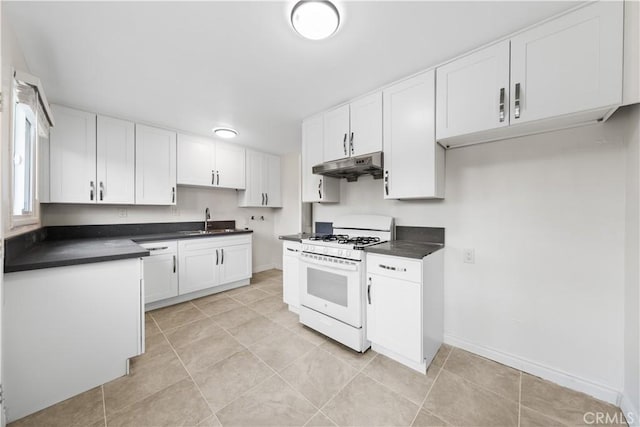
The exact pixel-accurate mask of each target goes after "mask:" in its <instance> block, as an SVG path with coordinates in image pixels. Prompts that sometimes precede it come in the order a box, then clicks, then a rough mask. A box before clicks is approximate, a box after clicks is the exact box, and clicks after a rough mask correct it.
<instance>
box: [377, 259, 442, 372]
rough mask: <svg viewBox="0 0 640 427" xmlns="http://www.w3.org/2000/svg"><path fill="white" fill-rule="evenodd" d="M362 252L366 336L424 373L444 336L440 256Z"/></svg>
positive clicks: (396, 357)
mask: <svg viewBox="0 0 640 427" xmlns="http://www.w3.org/2000/svg"><path fill="white" fill-rule="evenodd" d="M443 253H444V252H443V251H442V250H439V251H436V252H434V253H432V254H430V255H428V256H426V257H424V258H422V259H410V258H402V257H396V256H389V255H378V254H367V276H366V277H367V292H366V296H367V300H366V312H367V339H368V340H369V341H371V346H372V349H373V350H375V351H377V352H379V353H382V354H384V355H385V356H388V357H390V358H392V359H395V360H397V361H398V362H400V363H403V364H405V365H406V366H408V367H410V368H412V369H415V370H417V371H420V372H422V373H426V369H427V367H428V366H429V364H430V363H431V361H432V360H433V358H434V356H435V355H436V352H437V351H438V348H440V345H441V344H442V339H443V334H444V311H443V306H444V276H443V267H444V263H443V261H444V256H443Z"/></svg>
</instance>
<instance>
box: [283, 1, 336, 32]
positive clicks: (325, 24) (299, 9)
mask: <svg viewBox="0 0 640 427" xmlns="http://www.w3.org/2000/svg"><path fill="white" fill-rule="evenodd" d="M291 25H293V28H294V29H295V30H296V31H297V32H298V34H300V35H301V36H302V37H306V38H308V39H310V40H322V39H326V38H327V37H329V36H330V35H332V34H333V33H335V32H336V30H337V29H338V26H339V25H340V14H339V13H338V9H336V7H335V6H334V5H333V3H331V2H330V1H326V0H301V1H299V2H298V3H296V5H295V6H293V10H292V11H291Z"/></svg>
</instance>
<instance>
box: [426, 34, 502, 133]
mask: <svg viewBox="0 0 640 427" xmlns="http://www.w3.org/2000/svg"><path fill="white" fill-rule="evenodd" d="M437 77H438V79H437V90H436V93H437V97H436V111H437V114H436V118H437V123H436V134H437V138H438V139H439V140H441V139H444V138H447V137H450V136H455V135H464V134H468V133H473V132H480V131H483V130H487V129H494V128H498V127H502V126H508V125H509V111H508V108H509V102H508V100H509V41H505V42H502V43H498V44H496V45H493V46H491V47H488V48H486V49H482V50H481V51H478V52H476V53H472V54H471V55H467V56H465V57H463V58H461V59H458V60H457V61H453V62H450V63H449V64H447V65H444V66H442V67H439V68H438V71H437Z"/></svg>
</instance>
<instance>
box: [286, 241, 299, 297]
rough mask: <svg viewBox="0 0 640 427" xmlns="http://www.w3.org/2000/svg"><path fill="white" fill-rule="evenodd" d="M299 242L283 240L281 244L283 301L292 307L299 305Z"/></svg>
mask: <svg viewBox="0 0 640 427" xmlns="http://www.w3.org/2000/svg"><path fill="white" fill-rule="evenodd" d="M299 250H300V244H299V243H298V244H290V243H288V242H285V244H284V245H283V246H282V251H283V254H282V290H283V295H282V298H283V301H284V302H285V303H287V304H289V305H290V306H292V307H296V308H297V307H300V277H299V262H300V261H299V258H298V257H299V252H296V251H299Z"/></svg>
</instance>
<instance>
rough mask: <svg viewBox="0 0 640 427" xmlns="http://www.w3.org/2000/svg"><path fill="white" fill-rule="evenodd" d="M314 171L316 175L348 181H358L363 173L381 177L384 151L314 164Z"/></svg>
mask: <svg viewBox="0 0 640 427" xmlns="http://www.w3.org/2000/svg"><path fill="white" fill-rule="evenodd" d="M312 171H313V173H314V174H316V175H324V176H330V177H333V178H347V181H357V180H358V177H359V176H361V175H373V178H374V179H380V178H382V152H378V153H371V154H364V155H362V156H356V157H347V158H346V159H340V160H333V161H331V162H325V163H321V164H319V165H316V166H314V167H313V169H312Z"/></svg>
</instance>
